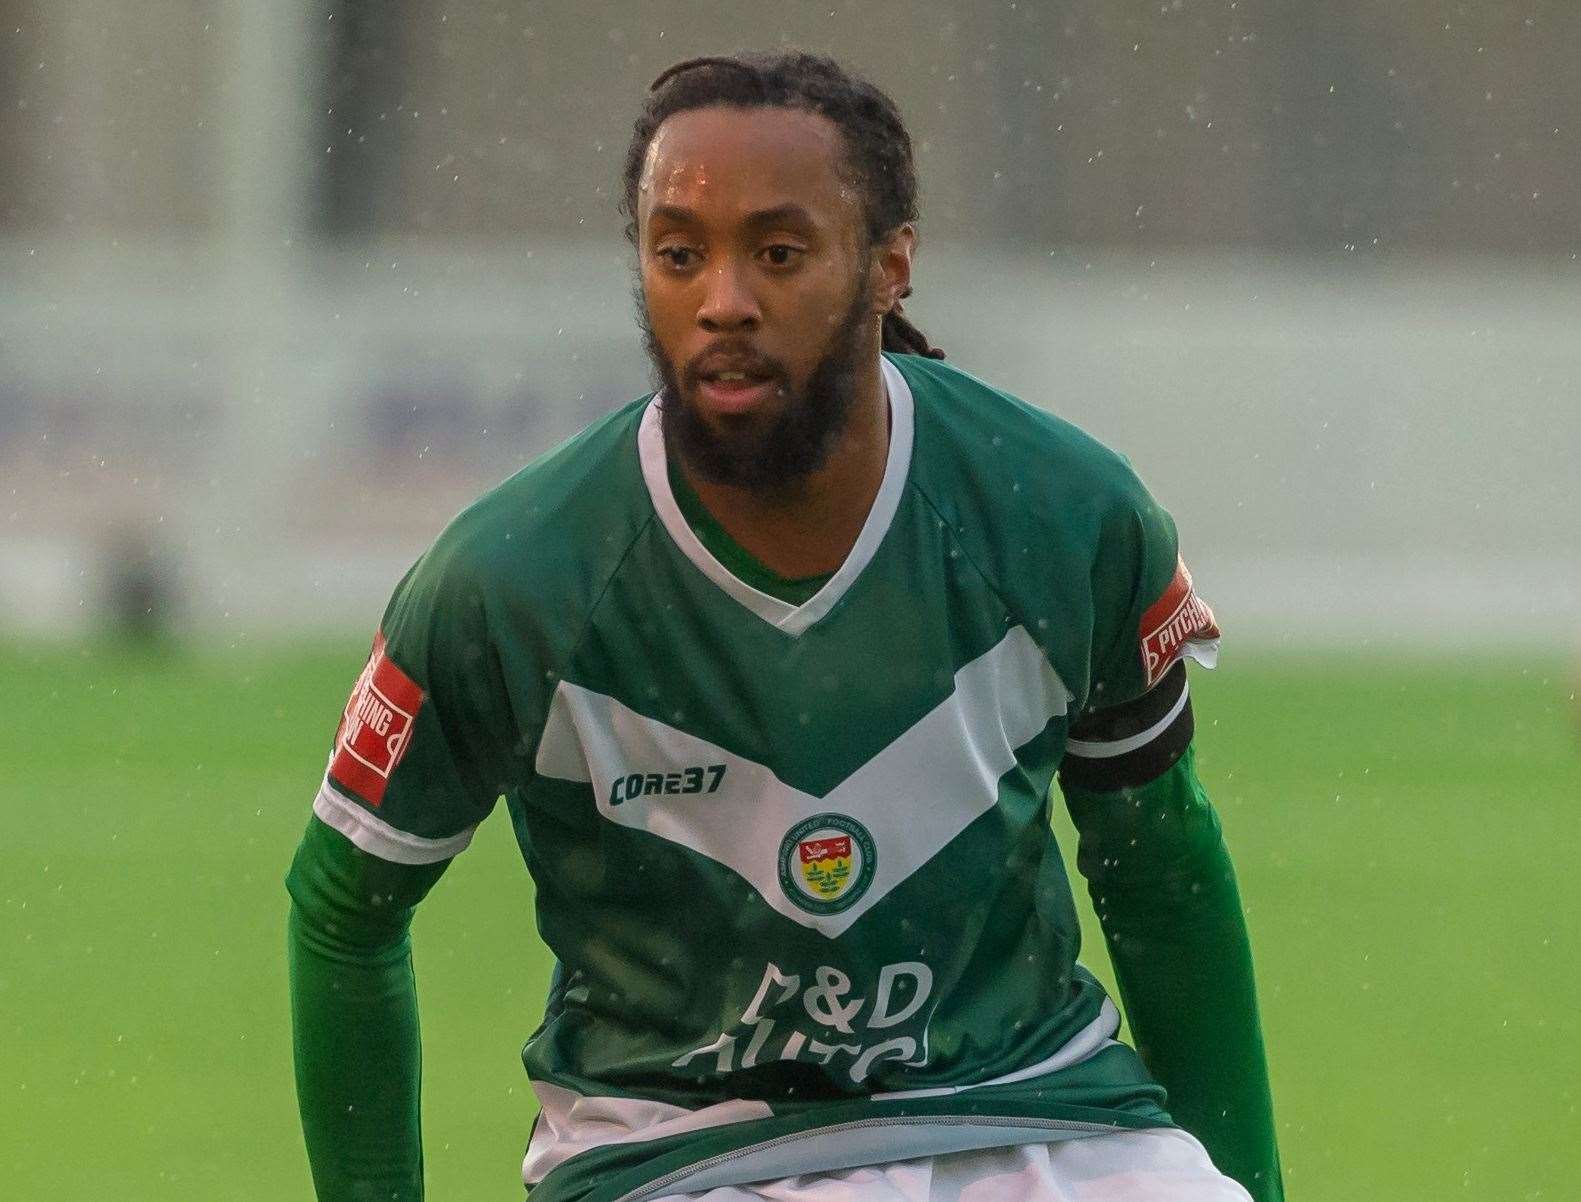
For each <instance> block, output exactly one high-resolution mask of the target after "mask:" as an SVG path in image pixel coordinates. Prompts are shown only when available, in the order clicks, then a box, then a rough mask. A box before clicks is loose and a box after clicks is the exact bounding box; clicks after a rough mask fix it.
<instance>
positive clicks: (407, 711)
mask: <svg viewBox="0 0 1581 1202" xmlns="http://www.w3.org/2000/svg"><path fill="white" fill-rule="evenodd" d="M422 704H423V690H422V689H420V688H418V687H417V682H416V681H415V680H413V679H412V678H411V677H410V676H408V675H407V674H406V673H405V672H403V671H401V669H400V668H398V667H396V666H395V662H394V661H393V660H391V659H390V658H389V656H387V655H386V654H385V653H384V632H383V631H382V630H381V631H380V632H379V636H378V637H377V638H376V639H374V640H373V653H372V654H371V655H369V656H368V664H367V667H365V668H363V670H362V675H361V676H359V677H357V686H356V687H355V688H354V689H352V691H351V700H350V701H348V702H346V712H345V713H344V714H342V715H341V719H340V729H339V730H337V731H336V732H335V758H334V759H333V760H331V761H330V765H329V774H330V775H331V776H333V777H334V778H335V779H336V780H338V781H339V782H340V783H341V784H343V785H345V786H346V787H347V788H349V789H351V790H352V791H353V792H354V793H356V794H357V796H358V797H360V798H362V799H363V800H364V801H366V802H367V803H368V804H369V805H372V806H377V805H379V803H380V802H382V801H383V800H384V786H385V785H387V784H388V783H389V781H390V773H392V772H394V771H395V766H396V765H397V764H399V763H400V762H401V757H402V756H403V755H405V754H406V749H407V747H409V746H410V745H411V742H412V728H413V726H415V725H416V723H417V711H418V710H419V709H420V708H422Z"/></svg>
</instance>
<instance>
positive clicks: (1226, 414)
mask: <svg viewBox="0 0 1581 1202" xmlns="http://www.w3.org/2000/svg"><path fill="white" fill-rule="evenodd" d="M625 254H626V252H625V248H624V246H623V245H621V244H614V245H610V244H602V243H601V244H598V245H591V246H585V247H578V246H561V247H546V246H542V245H538V246H526V245H515V244H510V245H500V246H496V247H492V248H489V249H488V251H487V252H486V253H482V252H476V251H474V252H472V253H467V254H455V255H450V254H443V255H440V254H432V253H429V254H425V253H423V252H421V251H420V250H417V249H414V248H412V247H402V246H383V247H378V248H374V249H369V250H365V251H359V252H346V251H333V252H331V251H325V250H322V249H315V248H286V249H281V250H273V251H271V250H254V251H251V252H247V253H244V254H240V255H238V253H237V252H236V250H235V248H233V247H224V246H221V247H213V248H208V249H204V248H201V247H192V246H190V245H182V244H176V243H169V244H165V245H163V246H148V245H143V246H140V247H138V248H137V249H135V250H133V249H128V248H123V247H117V246H111V245H108V244H105V245H96V244H91V243H87V242H84V243H73V244H66V243H64V242H60V241H58V240H57V241H52V242H49V243H45V244H34V245H26V244H18V243H13V244H9V245H6V246H4V247H0V271H3V272H4V278H5V279H6V283H7V287H6V289H5V291H4V292H3V294H0V347H3V348H4V351H3V356H0V499H3V502H4V505H5V508H4V510H3V511H0V632H3V631H16V630H24V629H25V630H50V631H72V630H80V629H82V628H84V627H85V626H86V625H89V624H91V622H92V620H93V614H94V612H95V607H96V605H97V604H98V601H99V599H100V596H101V592H100V585H101V584H102V577H103V568H104V565H105V564H106V563H107V562H109V560H110V559H111V558H112V557H113V555H114V554H115V553H116V548H117V547H124V546H126V545H128V544H129V543H130V544H133V545H135V544H137V543H139V542H143V543H146V544H147V545H151V546H153V547H155V548H156V549H157V550H158V552H159V553H160V554H161V556H163V561H162V562H163V563H164V565H165V566H166V568H167V569H168V571H169V574H170V578H171V579H172V580H174V581H176V582H177V583H178V584H179V587H180V590H181V592H182V594H183V596H184V598H185V599H184V601H183V602H182V607H181V611H180V612H181V620H182V621H183V623H185V624H189V625H192V626H194V627H196V628H199V629H201V630H204V631H208V632H216V631H220V632H223V631H231V632H253V631H298V630H303V629H312V628H325V629H353V630H362V629H364V628H367V627H369V626H370V625H371V623H372V622H373V621H374V620H375V618H376V616H377V614H378V611H379V609H380V607H381V606H382V603H383V600H384V597H385V594H386V593H387V591H388V589H389V587H390V586H391V585H392V584H393V582H394V580H395V579H396V577H397V576H398V575H399V573H400V571H401V570H402V569H403V568H404V566H405V564H406V563H407V562H408V561H409V560H410V558H411V557H412V556H413V555H415V554H416V553H417V552H418V551H419V550H420V549H421V548H422V546H423V545H425V544H426V542H427V541H428V540H429V539H430V538H431V537H432V536H433V534H434V533H435V532H436V531H437V530H438V528H439V527H440V526H441V525H442V524H443V522H444V520H445V519H446V518H447V517H448V516H449V514H450V513H452V512H454V510H455V509H456V508H458V507H459V506H460V505H461V504H463V503H465V501H466V500H467V499H468V498H469V497H470V496H472V495H473V494H475V493H476V492H477V491H478V490H480V489H481V488H482V487H485V486H486V485H487V484H488V483H489V482H490V481H491V480H494V479H497V478H499V477H500V476H501V475H503V474H505V473H506V472H508V471H509V470H511V468H512V466H513V465H515V464H517V463H520V462H523V461H525V459H526V458H528V457H530V456H531V455H532V454H533V453H535V452H536V451H537V450H540V449H542V448H544V447H546V446H548V445H550V444H551V443H552V442H553V441H555V440H557V439H558V438H560V437H563V436H565V435H566V434H569V433H570V432H572V431H574V430H575V429H576V428H577V427H579V426H580V425H581V424H583V423H584V422H585V421H586V420H588V419H590V418H591V417H593V416H596V415H597V414H598V413H600V412H603V411H605V410H606V409H608V408H610V407H612V406H614V405H616V404H619V403H621V402H622V401H624V400H626V399H629V398H630V397H632V396H635V395H637V394H638V393H640V392H642V391H644V390H645V389H646V387H647V385H646V366H645V363H644V360H643V358H642V354H641V351H640V347H639V344H638V339H637V336H636V333H635V328H634V324H633V322H632V320H631V299H630V277H629V274H628V271H627V267H626V259H625ZM63 281H66V282H69V283H63ZM916 282H917V293H916V296H915V297H914V299H913V301H912V302H911V304H910V312H911V313H912V315H913V316H914V318H915V319H916V320H917V322H918V324H919V325H920V326H921V327H922V328H923V329H924V330H925V331H927V333H928V334H929V336H930V337H931V338H932V339H933V340H934V341H935V342H936V343H938V344H939V345H942V346H943V347H944V348H945V349H946V350H947V351H948V352H949V353H950V357H951V358H952V360H954V361H956V362H958V363H959V364H961V365H962V366H963V367H965V368H967V369H968V370H971V371H973V372H974V373H976V374H979V375H981V376H983V377H985V378H987V379H989V380H990V381H992V382H994V383H997V384H1000V385H1002V386H1003V387H1006V388H1008V389H1010V390H1012V391H1015V392H1018V393H1019V394H1021V395H1022V396H1024V397H1026V398H1027V399H1029V400H1032V401H1034V402H1036V403H1039V404H1041V405H1044V406H1046V407H1048V408H1051V409H1053V410H1055V411H1056V412H1059V413H1061V414H1062V415H1064V416H1066V417H1068V418H1070V419H1071V420H1073V421H1075V422H1077V423H1078V424H1079V425H1082V426H1084V427H1085V428H1087V429H1088V430H1090V431H1092V432H1093V433H1095V434H1097V435H1098V436H1100V437H1101V438H1103V439H1104V440H1105V441H1107V442H1109V443H1111V444H1112V445H1114V446H1117V447H1119V448H1121V449H1122V450H1124V451H1126V452H1127V453H1128V454H1129V455H1130V456H1131V458H1132V460H1133V461H1134V462H1135V463H1136V465H1137V467H1138V469H1139V470H1140V471H1141V472H1142V474H1143V476H1144V477H1145V478H1146V479H1147V480H1148V481H1149V483H1150V484H1151V486H1152V487H1153V489H1154V491H1155V493H1156V494H1157V495H1158V497H1159V498H1160V499H1161V500H1162V501H1164V502H1165V504H1167V505H1168V506H1169V508H1170V509H1171V510H1172V511H1173V512H1174V513H1175V515H1176V517H1177V519H1178V521H1179V524H1180V527H1181V530H1182V534H1183V545H1184V548H1185V550H1186V552H1187V554H1188V558H1189V560H1190V562H1191V563H1192V565H1193V568H1194V570H1195V572H1196V574H1197V576H1198V578H1199V581H1200V582H1201V583H1202V585H1203V588H1204V591H1205V592H1206V593H1207V595H1208V596H1209V598H1210V600H1212V601H1213V603H1214V604H1215V605H1216V607H1217V608H1218V609H1219V610H1220V616H1221V618H1222V619H1223V620H1224V623H1225V625H1226V626H1227V628H1228V629H1230V630H1231V631H1236V632H1239V633H1240V634H1241V636H1242V637H1243V638H1245V639H1247V640H1248V641H1250V642H1258V643H1262V642H1268V641H1274V642H1280V643H1287V644H1294V645H1301V644H1304V643H1306V642H1309V641H1316V642H1324V643H1333V642H1335V641H1344V642H1354V641H1358V640H1371V641H1374V642H1377V643H1391V642H1407V643H1415V642H1422V641H1427V642H1433V643H1456V642H1464V641H1468V640H1469V641H1476V642H1479V643H1506V642H1538V643H1560V642H1565V641H1567V640H1569V639H1570V638H1571V637H1572V635H1573V633H1574V632H1575V631H1576V630H1577V629H1578V628H1581V536H1578V534H1577V530H1576V521H1577V516H1578V514H1581V483H1578V480H1581V472H1578V471H1577V458H1578V453H1581V340H1578V339H1577V337H1576V336H1575V334H1574V331H1576V330H1577V329H1581V265H1578V264H1576V263H1574V262H1571V261H1569V260H1568V259H1566V260H1565V261H1563V262H1560V263H1553V262H1515V261H1509V260H1489V261H1479V262H1472V261H1463V262H1459V263H1455V264H1453V265H1448V266H1445V265H1442V264H1437V265H1432V264H1411V263H1401V262H1398V261H1396V262H1385V261H1379V260H1376V259H1369V258H1367V257H1364V256H1363V255H1361V254H1360V253H1356V254H1345V255H1340V256H1335V257H1331V258H1328V259H1324V260H1310V261H1293V260H1288V259H1285V260H1271V259H1262V258H1255V257H1243V258H1226V257H1212V256H1196V257H1188V258H1175V259H1149V258H1142V259H1136V258H1125V257H1115V256H1112V255H1109V256H1105V255H1099V254H1093V255H1083V254H1082V253H1080V252H1079V251H1070V252H1061V253H1059V254H1057V255H1055V256H1044V255H1033V256H1026V257H1018V258H1004V257H993V256H982V255H977V254H973V253H971V252H970V251H969V250H966V249H962V248H950V247H942V246H940V247H934V246H931V245H930V246H925V247H924V250H923V253H922V257H921V259H920V261H919V265H918V271H917V277H916Z"/></svg>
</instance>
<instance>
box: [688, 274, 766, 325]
mask: <svg viewBox="0 0 1581 1202" xmlns="http://www.w3.org/2000/svg"><path fill="white" fill-rule="evenodd" d="M703 287H704V289H705V292H704V294H703V303H702V305H701V306H700V307H699V308H698V310H697V324H698V325H700V326H702V327H703V329H705V330H707V331H708V332H709V333H710V334H718V333H724V332H727V331H730V330H754V329H756V328H757V327H758V324H759V322H760V321H761V320H762V316H763V315H762V313H761V312H759V310H758V301H757V297H755V296H754V295H753V294H752V289H751V286H750V283H749V281H748V280H747V278H746V271H745V269H744V268H743V267H741V266H740V265H738V264H736V263H732V262H728V261H726V262H716V263H711V264H709V266H708V269H707V270H706V271H705V272H704V273H703Z"/></svg>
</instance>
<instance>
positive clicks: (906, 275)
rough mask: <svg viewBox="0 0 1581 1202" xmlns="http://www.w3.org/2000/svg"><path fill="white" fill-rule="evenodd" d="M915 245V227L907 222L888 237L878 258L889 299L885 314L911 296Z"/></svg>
mask: <svg viewBox="0 0 1581 1202" xmlns="http://www.w3.org/2000/svg"><path fill="white" fill-rule="evenodd" d="M916 245H917V230H916V227H915V226H913V225H912V224H911V223H910V222H907V223H906V224H905V225H903V226H901V227H900V228H899V229H897V230H896V231H895V232H894V233H893V234H891V235H890V237H889V242H888V245H886V246H885V247H884V250H883V252H882V254H881V255H880V257H879V264H880V267H881V269H882V271H883V273H884V283H885V288H884V292H885V293H886V294H887V295H888V297H889V305H888V306H887V308H886V310H885V311H886V312H887V311H888V309H892V308H894V307H895V306H896V305H897V304H899V303H900V302H901V301H902V300H903V299H905V298H906V297H907V296H909V295H911V254H912V251H913V250H915V249H916Z"/></svg>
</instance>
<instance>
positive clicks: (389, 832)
mask: <svg viewBox="0 0 1581 1202" xmlns="http://www.w3.org/2000/svg"><path fill="white" fill-rule="evenodd" d="M313 813H315V814H317V815H318V816H319V818H321V819H322V820H323V821H324V823H325V825H327V826H332V827H334V828H335V829H336V830H337V831H339V832H340V833H341V834H343V835H345V836H346V838H348V839H350V840H351V841H352V842H353V843H354V844H356V845H357V846H358V847H360V848H361V849H362V850H363V851H365V852H367V853H368V854H369V855H370V856H378V857H379V859H381V860H388V861H390V863H392V864H437V863H439V861H441V860H448V859H450V858H451V857H452V856H457V855H460V854H461V853H462V852H463V851H465V850H466V847H467V844H468V843H471V842H472V832H473V831H475V830H477V829H478V828H477V827H476V826H469V827H467V829H466V830H464V831H460V832H458V833H457V834H454V835H447V836H446V837H445V838H443V839H428V838H424V837H423V836H422V835H413V834H409V833H408V832H406V831H402V830H397V829H396V828H395V827H393V826H391V825H390V824H389V823H388V822H386V821H384V819H382V818H380V817H379V816H378V815H377V814H371V813H369V812H368V811H367V810H365V809H363V808H362V807H361V806H360V805H358V804H357V803H356V802H354V801H352V800H351V798H349V797H347V796H345V795H344V794H343V793H341V792H340V791H339V790H337V789H335V788H334V787H333V786H332V785H331V784H330V783H329V781H328V780H327V779H326V780H325V781H324V783H323V784H322V785H320V786H319V787H318V796H317V797H315V798H314V799H313Z"/></svg>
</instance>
